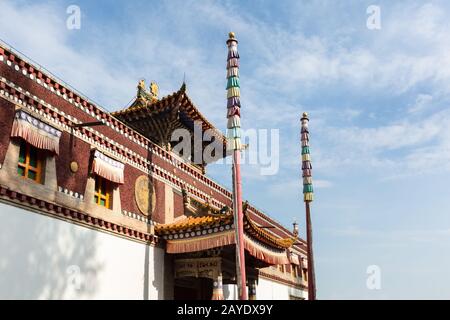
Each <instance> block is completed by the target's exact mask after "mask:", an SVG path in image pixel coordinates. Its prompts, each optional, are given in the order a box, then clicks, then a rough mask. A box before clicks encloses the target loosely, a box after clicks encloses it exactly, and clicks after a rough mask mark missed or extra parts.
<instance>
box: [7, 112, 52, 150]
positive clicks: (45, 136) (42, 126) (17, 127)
mask: <svg viewBox="0 0 450 320" xmlns="http://www.w3.org/2000/svg"><path fill="white" fill-rule="evenodd" d="M11 137H20V138H22V139H24V140H25V141H26V142H28V143H29V144H31V145H32V146H34V147H36V148H38V149H44V150H48V151H50V152H53V153H55V154H59V139H60V138H61V131H59V130H57V129H55V128H54V127H52V126H50V125H48V124H46V123H44V122H42V121H41V120H38V119H36V118H35V117H33V116H31V115H29V114H28V113H26V112H24V111H23V110H20V111H17V112H16V116H15V118H14V122H13V125H12V130H11Z"/></svg>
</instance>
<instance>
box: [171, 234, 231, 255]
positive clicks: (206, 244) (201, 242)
mask: <svg viewBox="0 0 450 320" xmlns="http://www.w3.org/2000/svg"><path fill="white" fill-rule="evenodd" d="M233 243H235V241H234V231H233V230H232V231H228V232H221V233H217V234H213V235H209V236H205V237H195V238H185V239H178V240H167V246H166V251H167V253H184V252H193V251H202V250H206V249H211V248H217V247H222V246H227V245H230V244H233Z"/></svg>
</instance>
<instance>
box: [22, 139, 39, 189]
mask: <svg viewBox="0 0 450 320" xmlns="http://www.w3.org/2000/svg"><path fill="white" fill-rule="evenodd" d="M44 168H45V151H43V150H40V149H38V148H35V147H33V146H32V145H30V144H29V143H27V142H26V141H24V140H21V142H20V151H19V161H18V163H17V173H18V175H19V176H21V177H23V178H26V179H30V180H33V181H36V182H37V183H44V174H43V172H44Z"/></svg>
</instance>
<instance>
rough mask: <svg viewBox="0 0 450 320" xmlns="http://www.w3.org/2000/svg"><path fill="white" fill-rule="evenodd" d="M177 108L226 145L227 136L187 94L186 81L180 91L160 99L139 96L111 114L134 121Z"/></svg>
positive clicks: (126, 120)
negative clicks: (128, 104) (126, 106)
mask: <svg viewBox="0 0 450 320" xmlns="http://www.w3.org/2000/svg"><path fill="white" fill-rule="evenodd" d="M175 108H179V111H181V112H182V113H183V117H185V120H187V121H190V122H195V121H200V122H201V123H202V129H203V131H206V130H210V131H212V132H214V134H215V135H216V136H217V137H218V138H219V139H220V140H222V142H223V144H224V146H226V137H225V136H224V135H223V134H222V132H221V131H220V130H218V129H217V128H216V127H215V126H214V125H213V124H211V123H210V122H209V121H208V119H206V117H205V116H204V115H203V114H202V113H201V112H200V111H199V110H198V109H197V107H196V106H195V105H194V103H193V102H192V101H191V99H190V98H189V97H188V95H187V94H186V84H184V83H183V85H182V86H181V88H180V89H179V90H178V91H176V92H173V93H172V94H170V95H168V96H165V97H163V98H161V99H160V100H153V99H146V98H144V97H138V98H137V99H136V100H135V101H134V102H133V104H132V105H131V106H130V107H129V108H126V109H123V110H119V111H116V112H112V113H111V115H112V116H114V117H116V118H118V119H120V120H122V121H124V122H127V123H132V122H133V121H136V120H138V119H143V118H145V117H152V116H154V115H157V114H162V113H166V112H169V111H171V110H173V109H175Z"/></svg>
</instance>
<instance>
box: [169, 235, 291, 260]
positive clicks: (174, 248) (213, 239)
mask: <svg viewBox="0 0 450 320" xmlns="http://www.w3.org/2000/svg"><path fill="white" fill-rule="evenodd" d="M234 243H236V242H235V234H234V230H231V231H228V232H221V233H217V234H213V235H208V236H205V237H194V238H184V239H173V240H167V245H166V252H167V253H185V252H194V251H202V250H206V249H211V248H217V247H222V246H227V245H230V244H234ZM244 248H245V250H247V251H248V253H250V254H251V255H252V256H254V257H255V258H257V259H259V260H262V261H264V262H266V263H269V264H289V263H290V262H289V258H288V256H287V251H286V250H282V251H274V250H271V249H270V248H267V247H265V246H263V245H262V244H259V243H258V242H256V241H254V240H252V239H250V238H249V237H248V236H247V235H244Z"/></svg>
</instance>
